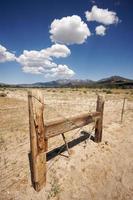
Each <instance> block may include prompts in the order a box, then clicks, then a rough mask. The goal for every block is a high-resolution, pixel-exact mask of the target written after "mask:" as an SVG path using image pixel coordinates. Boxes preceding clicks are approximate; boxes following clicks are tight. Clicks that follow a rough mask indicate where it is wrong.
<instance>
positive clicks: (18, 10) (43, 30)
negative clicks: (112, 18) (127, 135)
mask: <svg viewBox="0 0 133 200" xmlns="http://www.w3.org/2000/svg"><path fill="white" fill-rule="evenodd" d="M94 5H96V6H97V7H98V8H100V9H107V8H108V10H109V11H113V12H115V13H116V15H117V17H118V18H119V22H118V23H112V24H105V22H104V21H102V22H98V21H97V20H95V19H93V20H92V21H91V20H89V21H87V19H86V17H85V11H89V12H91V9H92V7H93V6H94ZM132 10H133V1H132V0H126V1H125V0H109V1H107V0H95V1H89V0H23V1H22V0H12V1H11V0H2V1H1V5H0V44H1V45H2V46H3V47H5V48H6V51H8V52H10V53H11V54H14V55H15V56H16V57H20V56H21V55H23V51H24V50H27V51H31V50H35V51H38V52H39V51H40V50H42V49H47V48H48V47H49V48H50V47H51V46H52V45H54V44H55V42H57V43H60V44H62V42H60V41H55V40H56V39H55V38H54V41H51V39H50V35H51V34H50V33H49V31H50V29H51V23H52V22H53V20H54V19H62V18H63V17H67V16H70V17H71V16H72V15H77V16H80V18H81V20H82V21H83V22H84V23H85V24H87V26H88V28H89V30H90V32H91V36H88V37H87V39H85V40H84V41H83V42H82V43H81V44H77V42H75V43H74V44H68V43H69V42H68V43H67V44H65V43H63V44H62V45H65V46H66V47H67V48H68V49H70V51H71V54H70V55H69V56H60V57H59V58H58V56H55V57H54V58H52V62H54V63H56V67H55V66H54V68H56V69H57V68H58V66H59V65H60V66H64V65H65V70H69V69H70V70H69V72H71V70H72V71H73V72H74V76H73V78H79V79H92V80H98V79H101V78H104V77H108V76H111V75H120V76H124V77H127V78H131V79H133V12H132ZM100 25H102V26H104V27H105V28H106V31H105V35H101V34H96V32H95V28H96V27H97V26H100ZM60 31H61V30H60ZM73 33H74V30H73ZM53 37H55V35H54V36H53ZM74 37H75V38H76V36H74ZM63 48H64V46H63ZM64 51H65V53H66V54H68V52H66V51H67V49H66V48H65V50H64ZM50 52H51V50H50ZM52 56H53V55H52ZM0 59H1V55H0ZM30 59H31V57H30ZM50 59H51V57H50ZM33 60H34V59H33ZM30 62H31V61H30ZM32 62H33V61H32ZM33 65H34V63H33ZM66 66H68V67H69V68H67V67H66ZM26 67H29V66H28V64H26V66H24V62H23V61H22V60H21V59H20V60H19V62H18V61H17V62H16V60H13V59H12V60H10V61H9V60H8V59H7V60H4V61H2V62H0V82H4V83H33V82H40V81H42V82H44V81H49V80H56V79H60V78H62V76H60V73H58V76H55V71H56V70H55V71H54V70H53V71H54V75H53V74H52V76H51V75H50V76H49V75H48V76H45V75H46V71H44V72H43V73H34V74H33V73H30V72H31V71H30V72H29V71H28V72H29V73H27V68H26ZM33 67H34V66H33ZM63 69H64V68H63ZM28 70H29V68H28ZM50 73H51V72H50ZM52 73H53V72H52ZM48 74H49V73H48ZM56 74H57V71H56ZM68 74H69V75H70V74H71V73H68ZM65 78H67V76H66V77H65Z"/></svg>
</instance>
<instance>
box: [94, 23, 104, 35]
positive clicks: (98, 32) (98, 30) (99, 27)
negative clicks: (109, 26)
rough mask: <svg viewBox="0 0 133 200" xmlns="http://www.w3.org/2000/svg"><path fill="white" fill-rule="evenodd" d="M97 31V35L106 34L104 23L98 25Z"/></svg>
mask: <svg viewBox="0 0 133 200" xmlns="http://www.w3.org/2000/svg"><path fill="white" fill-rule="evenodd" d="M95 31H96V35H101V36H104V35H106V28H105V26H103V25H100V26H97V27H96V28H95Z"/></svg>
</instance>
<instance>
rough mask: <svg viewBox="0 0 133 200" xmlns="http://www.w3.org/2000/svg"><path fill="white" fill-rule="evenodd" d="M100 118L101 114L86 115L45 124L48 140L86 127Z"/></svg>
mask: <svg viewBox="0 0 133 200" xmlns="http://www.w3.org/2000/svg"><path fill="white" fill-rule="evenodd" d="M99 117H100V112H94V113H90V114H89V113H84V114H81V115H78V116H74V117H70V118H68V119H58V120H54V121H50V122H47V123H46V124H45V134H46V138H51V137H54V136H56V135H59V134H62V133H65V132H68V131H71V130H74V129H77V128H80V127H82V126H86V125H87V124H90V123H92V122H94V121H95V120H97V119H98V118H99Z"/></svg>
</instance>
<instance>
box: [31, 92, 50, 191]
mask: <svg viewBox="0 0 133 200" xmlns="http://www.w3.org/2000/svg"><path fill="white" fill-rule="evenodd" d="M28 106H29V129H30V147H31V168H32V169H31V173H32V180H33V186H34V188H35V190H36V191H40V190H41V188H42V187H43V186H44V185H45V184H46V151H47V140H46V138H45V127H44V121H43V112H44V102H43V95H42V93H41V92H40V91H34V92H31V91H29V92H28Z"/></svg>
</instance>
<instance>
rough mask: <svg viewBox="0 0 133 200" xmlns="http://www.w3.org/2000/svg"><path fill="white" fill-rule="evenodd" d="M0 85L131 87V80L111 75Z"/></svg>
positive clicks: (2, 85)
mask: <svg viewBox="0 0 133 200" xmlns="http://www.w3.org/2000/svg"><path fill="white" fill-rule="evenodd" d="M0 86H1V87H22V88H25V87H26V88H29V87H30V88H34V87H37V88H41V87H44V88H49V87H92V88H93V87H108V88H133V80H131V79H127V78H124V77H121V76H111V77H108V78H104V79H101V80H98V81H92V80H89V79H86V80H80V79H75V80H73V79H60V80H56V81H50V82H37V83H33V84H14V85H13V84H4V83H0Z"/></svg>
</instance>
